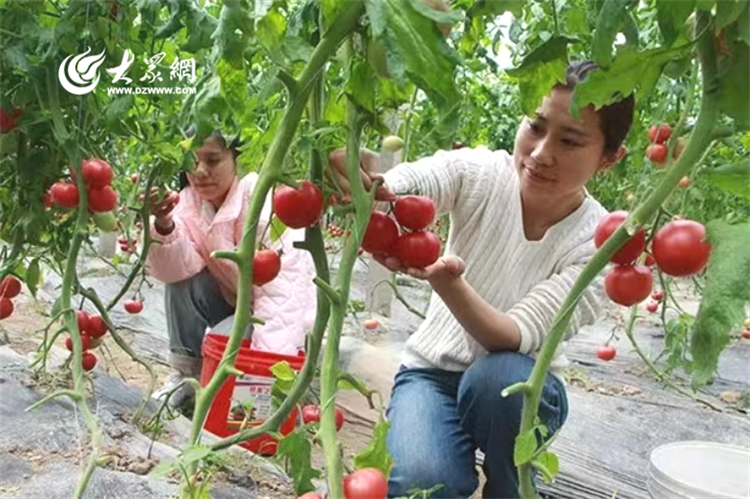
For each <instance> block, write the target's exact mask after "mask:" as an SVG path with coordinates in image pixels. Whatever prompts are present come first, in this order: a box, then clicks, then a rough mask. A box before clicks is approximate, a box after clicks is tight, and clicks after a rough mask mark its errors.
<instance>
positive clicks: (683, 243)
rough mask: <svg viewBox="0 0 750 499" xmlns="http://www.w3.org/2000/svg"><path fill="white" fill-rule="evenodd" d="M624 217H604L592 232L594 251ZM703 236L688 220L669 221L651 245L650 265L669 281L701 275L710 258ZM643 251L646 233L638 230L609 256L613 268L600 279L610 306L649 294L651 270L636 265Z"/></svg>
mask: <svg viewBox="0 0 750 499" xmlns="http://www.w3.org/2000/svg"><path fill="white" fill-rule="evenodd" d="M627 217H628V213H627V212H626V211H615V212H613V213H610V214H609V215H607V216H606V217H605V218H604V219H603V220H602V221H601V222H600V223H599V225H598V226H597V228H596V231H595V232H594V243H595V245H596V247H597V248H600V247H601V246H602V245H603V244H604V242H605V241H606V240H607V239H608V238H609V237H610V236H611V235H612V233H614V232H615V231H616V230H617V228H618V227H619V226H620V225H622V223H623V222H624V221H625V220H626V219H627ZM705 235H706V228H705V227H704V226H703V225H702V224H700V223H698V222H695V221H692V220H673V221H671V222H669V223H667V224H665V225H664V226H663V227H661V228H660V229H659V230H658V231H657V232H656V234H655V236H654V239H653V241H652V242H651V255H652V256H653V260H654V263H655V264H656V265H657V266H658V267H659V269H661V271H662V272H664V273H665V274H667V275H670V276H673V277H686V276H690V275H693V274H696V273H698V272H700V271H702V270H703V269H704V268H705V267H706V264H707V263H708V258H709V256H710V254H711V243H709V242H706V241H704V238H705ZM645 250H646V231H645V230H643V229H641V230H639V231H638V232H637V233H636V234H635V235H633V236H631V238H630V239H629V240H628V241H627V242H626V243H625V244H624V245H623V246H622V247H621V248H620V249H619V250H618V251H617V253H615V254H614V256H612V258H611V261H612V263H614V264H615V266H614V267H613V268H612V269H611V270H610V271H609V273H608V274H607V275H606V277H605V278H604V288H605V290H606V292H607V296H609V298H610V299H611V300H612V301H613V302H615V303H617V304H619V305H623V306H626V307H630V306H632V305H635V304H636V303H640V302H642V301H643V300H645V299H646V298H647V297H648V296H649V294H650V293H651V291H652V287H653V278H652V276H651V269H650V268H649V266H647V265H640V264H637V263H636V261H637V260H638V259H639V258H640V257H641V255H642V254H643V252H644V251H645Z"/></svg>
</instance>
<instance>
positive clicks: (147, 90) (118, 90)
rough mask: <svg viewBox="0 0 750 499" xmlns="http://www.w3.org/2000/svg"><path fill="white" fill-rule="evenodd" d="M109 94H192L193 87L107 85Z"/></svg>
mask: <svg viewBox="0 0 750 499" xmlns="http://www.w3.org/2000/svg"><path fill="white" fill-rule="evenodd" d="M107 93H109V94H194V93H196V89H195V87H174V88H172V87H136V88H132V87H109V88H107Z"/></svg>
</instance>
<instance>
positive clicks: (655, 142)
mask: <svg viewBox="0 0 750 499" xmlns="http://www.w3.org/2000/svg"><path fill="white" fill-rule="evenodd" d="M671 135H672V128H671V127H670V126H669V124H667V123H664V124H662V125H653V126H652V127H651V128H650V129H649V131H648V140H649V141H650V142H651V145H649V146H648V147H647V148H646V156H647V157H648V159H650V160H651V161H653V162H654V163H656V164H658V165H663V164H664V163H666V162H667V151H668V149H667V140H669V137H670V136H671Z"/></svg>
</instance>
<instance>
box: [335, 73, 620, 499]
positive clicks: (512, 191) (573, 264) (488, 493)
mask: <svg viewBox="0 0 750 499" xmlns="http://www.w3.org/2000/svg"><path fill="white" fill-rule="evenodd" d="M595 69H596V67H595V65H594V64H593V63H591V62H588V61H587V62H582V63H575V64H573V65H571V66H570V67H569V68H568V74H567V81H566V82H565V84H560V85H558V86H556V87H555V88H553V89H552V91H551V92H550V94H549V95H548V96H547V97H546V98H545V99H544V101H543V103H542V104H541V106H540V107H539V109H538V110H537V112H536V115H535V116H533V117H526V118H524V119H523V121H522V122H521V123H520V126H519V128H518V132H517V135H516V140H515V147H514V151H513V154H512V155H510V154H508V153H507V152H506V151H490V150H488V149H485V148H478V149H467V148H464V149H459V150H455V151H450V152H446V151H440V152H438V153H437V154H435V155H434V156H432V157H428V158H423V159H420V160H418V161H415V162H413V163H404V164H401V165H398V166H397V167H395V168H394V169H392V170H391V171H389V172H387V173H386V174H385V175H384V176H382V177H379V176H377V175H374V174H371V173H369V172H371V171H377V170H376V169H375V168H374V165H375V162H376V161H377V156H375V155H373V154H371V153H363V155H362V166H363V175H362V178H363V182H364V184H365V187H366V188H367V189H369V188H370V187H371V182H372V180H374V179H375V178H382V180H383V181H384V187H381V188H379V192H378V193H377V194H378V195H377V198H378V199H380V200H389V199H393V196H394V194H393V193H395V192H398V193H402V192H407V191H412V190H418V191H419V192H420V193H421V194H422V195H425V196H428V197H430V198H431V199H432V200H433V201H434V202H435V205H436V207H437V210H438V213H449V214H450V220H451V224H450V235H449V237H448V241H447V246H446V248H445V256H443V257H442V258H441V259H440V260H438V262H436V263H435V264H434V265H432V266H430V267H428V268H427V269H424V270H417V269H404V268H403V267H402V266H401V264H400V262H399V261H398V260H397V259H394V258H388V259H387V260H385V261H382V260H381V261H382V263H384V264H385V265H387V266H388V267H389V268H390V269H391V270H396V271H402V272H406V273H408V274H410V275H412V276H414V277H417V278H421V279H425V280H427V281H428V282H429V283H430V284H431V286H432V288H433V293H432V296H431V299H430V305H429V309H428V311H427V318H426V319H425V321H424V322H423V323H422V324H421V325H420V327H419V328H418V329H417V331H416V332H415V333H414V334H413V335H412V336H411V337H410V338H409V340H408V341H407V344H406V350H405V352H404V355H403V359H402V367H401V369H400V370H399V372H398V374H397V375H396V378H395V381H394V387H393V392H392V395H391V402H390V405H389V408H388V413H387V415H388V419H389V420H390V423H391V429H390V432H389V434H388V449H389V451H390V453H391V455H392V457H393V460H394V468H393V470H392V472H391V476H390V482H389V496H391V497H405V496H409V495H410V494H409V492H408V491H410V490H413V489H424V490H427V489H431V488H433V487H435V486H441V487H440V488H439V489H437V490H435V491H434V492H433V494H432V495H431V496H430V497H432V498H441V497H445V498H456V497H469V496H471V495H472V494H473V493H474V491H475V490H476V488H477V486H478V477H477V473H476V470H475V467H474V465H475V451H476V449H477V448H479V449H481V450H482V451H483V452H484V454H485V460H484V465H483V467H484V472H485V475H486V477H487V482H486V484H485V486H484V491H483V492H484V494H483V495H484V497H492V498H515V497H518V491H517V490H518V482H517V470H516V468H515V466H514V464H513V448H514V442H515V438H516V436H517V434H518V431H519V427H520V417H521V409H522V403H523V398H522V395H520V394H516V395H513V396H511V397H507V398H503V397H502V396H501V392H502V390H503V389H504V388H506V387H508V386H510V385H512V384H514V383H517V382H519V381H524V380H526V379H528V377H529V375H530V373H531V369H532V367H533V365H534V357H535V355H536V353H537V352H538V350H539V348H540V347H541V345H542V343H543V341H544V338H545V335H546V333H547V331H548V330H549V328H550V324H551V322H552V319H553V317H554V315H555V313H556V312H557V311H558V309H559V307H560V305H561V304H562V302H563V300H564V299H565V297H566V295H567V294H568V292H569V290H570V289H571V287H572V285H573V282H574V281H575V279H576V278H577V277H578V275H579V274H580V272H581V270H582V269H583V267H584V266H585V265H586V263H587V262H588V261H589V260H590V259H591V257H592V255H593V254H594V252H595V247H594V243H593V234H594V228H595V227H596V225H597V224H598V222H599V221H600V220H601V218H602V217H603V216H604V215H605V214H606V210H605V209H604V208H603V207H602V206H601V205H600V204H599V202H597V201H596V200H595V199H594V198H592V197H591V196H590V195H589V194H588V192H587V191H586V189H585V184H586V183H587V182H588V181H589V180H590V179H591V178H592V177H593V176H594V174H596V173H597V172H599V171H604V170H607V169H608V168H610V167H611V166H612V165H614V164H615V163H617V162H618V161H619V160H620V159H621V158H622V157H623V156H624V154H625V152H626V150H625V147H624V146H623V145H622V144H623V141H624V139H625V137H626V135H627V133H628V131H629V129H630V125H631V122H632V116H633V107H634V99H633V97H632V96H628V97H626V98H625V99H621V100H619V101H618V102H616V103H614V104H611V105H609V106H605V107H603V108H601V109H599V110H598V111H595V110H594V109H593V108H586V109H583V110H582V120H581V121H577V120H575V119H574V118H572V117H571V116H570V114H569V113H568V106H569V104H570V101H571V96H572V91H573V88H574V87H575V85H576V83H577V82H578V81H580V80H582V79H583V78H585V76H586V74H587V73H588V72H589V71H592V70H595ZM331 163H332V166H333V167H334V170H335V171H336V172H337V176H338V179H339V182H340V183H341V184H342V186H344V187H346V186H348V182H347V179H346V178H345V174H346V168H345V166H344V161H343V151H341V150H339V151H336V152H334V153H333V154H332V155H331ZM601 300H602V289H601V281H600V280H599V281H595V282H594V283H593V284H592V285H591V286H590V287H589V288H588V290H587V291H586V293H585V294H584V296H583V298H582V299H581V301H580V304H579V306H578V308H577V309H576V311H575V314H574V317H573V320H572V322H571V327H570V330H569V331H568V335H567V338H569V337H571V336H572V335H573V334H575V333H576V332H577V330H578V328H579V327H580V326H582V325H585V324H591V323H593V322H594V320H595V318H596V316H597V314H598V313H599V311H600V309H601ZM565 364H566V360H565V357H564V355H563V354H562V352H560V351H558V354H557V356H556V358H555V361H554V363H553V374H559V369H560V368H562V367H564V366H565ZM539 415H540V418H541V420H542V422H543V423H544V424H545V425H546V426H547V427H548V429H549V434H550V435H552V434H553V433H554V432H556V431H557V430H559V429H560V427H561V426H562V424H563V423H564V421H565V418H566V416H567V398H566V394H565V386H564V384H563V382H562V379H561V377H560V376H555V375H550V376H549V377H548V379H547V380H546V384H545V387H544V392H543V397H542V401H541V404H540V414H539Z"/></svg>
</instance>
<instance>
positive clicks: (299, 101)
mask: <svg viewBox="0 0 750 499" xmlns="http://www.w3.org/2000/svg"><path fill="white" fill-rule="evenodd" d="M363 10H364V5H363V4H362V2H346V3H345V5H344V6H343V7H342V11H341V14H340V15H339V17H338V19H337V20H336V22H335V23H333V24H332V27H331V29H330V30H329V31H328V32H327V33H326V34H325V35H324V36H323V38H322V39H321V41H320V43H319V44H318V46H317V47H316V48H315V50H314V51H313V53H312V55H311V57H310V60H309V61H308V63H307V65H306V66H305V68H304V70H303V71H302V74H301V75H300V77H299V84H298V86H297V90H298V93H297V94H296V95H289V102H288V104H287V108H286V111H285V113H284V116H283V118H282V120H281V123H280V125H279V128H278V132H277V133H276V135H275V136H274V140H273V142H272V143H271V147H270V150H269V152H268V155H267V156H266V158H265V160H264V162H263V165H262V166H261V170H260V172H261V173H260V176H259V178H258V182H257V184H256V186H255V189H254V190H253V194H252V198H251V200H250V206H249V209H248V212H247V215H246V217H245V223H244V230H243V236H242V241H241V242H240V245H239V248H238V250H237V253H238V255H239V262H238V264H237V267H238V282H239V286H238V288H239V289H238V292H237V303H238V305H239V306H238V307H237V310H236V313H235V318H234V324H233V327H232V332H231V335H230V337H229V341H228V342H227V346H226V350H225V351H224V356H223V358H222V365H223V366H230V367H233V366H234V364H235V361H236V358H237V353H238V352H239V346H240V343H241V341H242V338H243V335H244V332H245V328H246V327H247V324H248V321H249V309H248V307H247V306H246V304H248V303H250V291H251V286H250V283H251V282H252V272H253V268H252V261H253V255H254V253H255V241H256V236H257V223H256V222H257V220H258V219H259V218H260V213H261V210H262V208H263V206H264V204H265V200H266V196H267V194H268V191H269V190H270V189H271V188H272V187H273V183H274V181H275V179H276V178H278V176H279V173H280V172H281V171H282V167H283V164H284V158H286V155H287V153H288V150H289V144H290V143H292V141H293V140H292V139H293V138H294V134H295V132H296V130H297V126H298V125H299V122H300V119H301V118H302V114H303V112H304V109H305V105H306V102H307V99H308V97H309V96H310V93H311V91H312V88H313V83H314V80H315V78H316V77H317V75H318V74H319V73H320V72H321V71H322V70H323V67H324V65H325V63H326V62H327V61H328V60H329V59H330V58H331V56H332V55H333V54H334V53H335V51H336V49H337V48H338V46H339V44H340V43H341V41H342V40H343V39H344V38H345V37H346V36H347V35H348V34H349V33H350V32H351V30H352V29H353V28H354V27H355V25H356V23H357V21H358V19H359V17H360V15H361V14H362V12H363ZM227 376H228V372H227V370H226V369H225V368H222V367H220V368H219V369H217V371H216V373H214V376H213V377H212V378H211V381H209V383H208V384H207V385H206V387H205V388H204V389H203V391H202V393H201V394H200V396H198V397H197V399H196V406H195V412H194V414H193V426H192V429H191V432H190V440H189V442H188V446H194V445H196V444H197V443H198V441H199V440H200V435H201V430H202V428H203V424H204V422H205V419H206V415H207V414H208V410H209V408H210V407H211V404H212V402H213V400H214V397H215V396H216V393H217V392H218V391H219V388H221V386H222V385H223V384H224V381H225V380H226V379H227ZM197 465H198V463H197V462H196V463H191V465H190V466H189V469H188V476H192V475H194V474H195V471H196V469H197ZM184 485H185V486H187V484H184Z"/></svg>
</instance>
